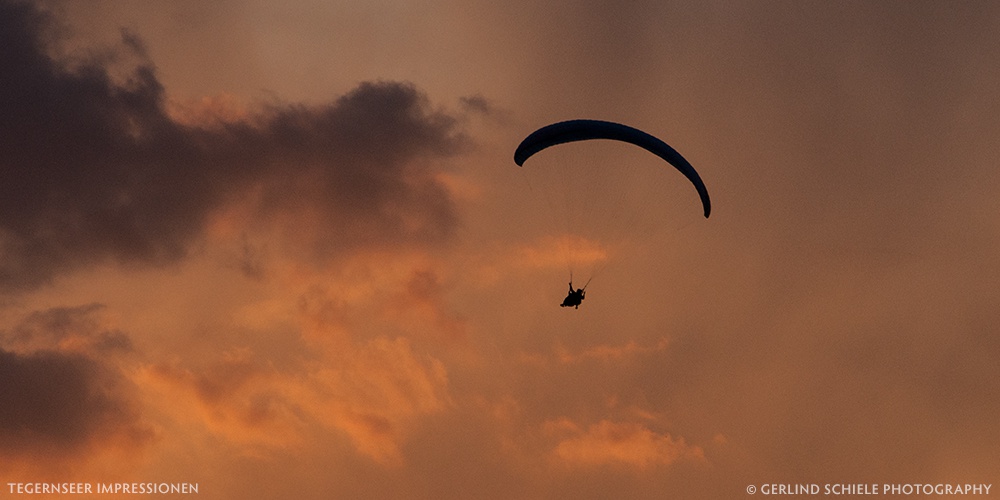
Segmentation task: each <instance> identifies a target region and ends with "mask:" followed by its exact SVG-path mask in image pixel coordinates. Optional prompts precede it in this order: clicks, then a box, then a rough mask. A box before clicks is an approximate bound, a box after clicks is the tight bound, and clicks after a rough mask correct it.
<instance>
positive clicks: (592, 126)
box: [514, 120, 712, 217]
mask: <svg viewBox="0 0 1000 500" xmlns="http://www.w3.org/2000/svg"><path fill="white" fill-rule="evenodd" d="M590 139H610V140H615V141H622V142H627V143H630V144H635V145H636V146H639V147H640V148H643V149H645V150H646V151H649V152H650V153H653V154H655V155H656V156H659V157H660V158H663V159H664V160H666V161H667V163H669V164H671V165H673V166H674V168H676V169H677V170H679V171H680V172H681V173H682V174H684V177H687V179H688V180H689V181H691V183H692V184H694V188H695V190H697V191H698V196H699V197H701V204H702V207H703V208H704V210H705V217H708V215H709V214H710V213H711V212H712V203H711V201H710V200H709V198H708V189H706V188H705V183H704V182H702V181H701V177H700V176H699V175H698V172H697V171H695V169H694V167H692V166H691V164H690V163H688V161H687V160H685V159H684V157H683V156H681V154H680V153H678V152H677V151H675V150H674V148H672V147H670V146H669V145H667V143H665V142H663V141H661V140H660V139H657V138H656V137H653V136H652V135H649V134H647V133H646V132H643V131H641V130H639V129H637V128H632V127H629V126H628V125H622V124H620V123H614V122H606V121H602V120H569V121H564V122H558V123H553V124H551V125H546V126H544V127H542V128H540V129H538V130H536V131H534V132H532V133H531V134H530V135H528V137H525V138H524V140H523V141H521V144H520V145H518V146H517V150H515V151H514V163H517V165H518V166H524V162H525V161H526V160H527V159H528V158H530V157H531V156H532V155H534V154H535V153H537V152H539V151H541V150H543V149H545V148H548V147H550V146H555V145H558V144H564V143H567V142H575V141H586V140H590Z"/></svg>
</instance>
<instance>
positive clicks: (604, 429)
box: [547, 420, 705, 468]
mask: <svg viewBox="0 0 1000 500" xmlns="http://www.w3.org/2000/svg"><path fill="white" fill-rule="evenodd" d="M547 429H548V430H549V431H550V432H552V433H558V434H568V436H567V437H565V438H563V439H562V440H560V441H559V444H558V445H556V447H555V449H554V450H553V452H552V453H553V455H554V456H555V457H556V458H558V459H559V460H561V461H562V462H564V463H566V464H569V465H605V464H622V465H628V466H632V467H638V468H647V467H652V466H657V465H660V466H667V465H670V464H673V463H675V462H677V461H681V460H694V461H701V460H704V459H705V455H704V451H703V450H702V449H701V448H700V447H698V446H691V445H688V444H687V443H685V441H684V439H683V438H678V439H674V438H672V437H671V436H670V435H669V434H658V433H656V432H653V431H652V430H650V429H648V428H646V427H645V426H643V425H641V424H635V423H616V422H611V421H608V420H602V421H600V422H599V423H597V424H594V425H591V426H589V427H588V428H587V429H586V430H583V429H581V428H580V427H579V426H578V425H577V424H575V423H573V422H571V421H568V420H560V421H555V422H551V423H548V424H547Z"/></svg>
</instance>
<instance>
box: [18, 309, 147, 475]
mask: <svg viewBox="0 0 1000 500" xmlns="http://www.w3.org/2000/svg"><path fill="white" fill-rule="evenodd" d="M102 308H103V306H101V305H98V304H91V305H86V306H80V307H72V308H53V309H48V310H43V311H36V312H33V313H31V314H29V315H27V316H26V317H25V318H24V319H23V320H22V321H21V322H20V323H19V324H17V325H14V326H13V327H12V328H10V329H9V330H3V331H0V388H2V389H0V456H5V457H14V456H18V457H22V458H24V457H29V456H34V457H36V458H38V459H40V460H45V461H49V462H50V461H51V460H55V459H60V458H71V457H72V456H73V454H74V452H78V451H80V450H83V449H92V448H93V447H98V448H99V447H101V446H103V445H105V444H107V443H110V442H114V443H117V444H119V445H125V446H126V447H141V446H142V444H143V443H144V442H145V441H146V440H147V439H149V438H151V437H152V431H151V430H150V429H149V428H148V427H147V426H145V425H144V424H142V422H141V417H140V414H139V411H138V406H137V404H136V402H135V399H134V394H133V392H134V389H135V388H134V387H133V386H132V384H131V383H129V382H128V381H127V380H126V379H125V377H124V376H123V375H122V373H121V371H120V370H121V369H120V367H119V365H118V360H121V359H122V358H121V357H118V356H113V355H114V354H126V355H128V354H129V353H134V351H133V349H132V343H131V341H130V340H129V337H128V336H127V335H126V334H125V333H124V332H121V331H118V330H115V329H109V328H106V327H103V326H102V325H101V320H100V317H99V312H100V310H101V309H102Z"/></svg>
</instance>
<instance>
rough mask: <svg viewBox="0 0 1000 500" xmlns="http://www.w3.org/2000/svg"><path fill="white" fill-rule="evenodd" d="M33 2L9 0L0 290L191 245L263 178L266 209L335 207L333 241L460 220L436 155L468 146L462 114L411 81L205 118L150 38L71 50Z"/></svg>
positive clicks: (330, 211) (0, 164)
mask: <svg viewBox="0 0 1000 500" xmlns="http://www.w3.org/2000/svg"><path fill="white" fill-rule="evenodd" d="M54 26H56V23H55V21H54V20H53V19H52V18H51V16H50V15H48V14H47V13H45V12H43V11H41V10H39V9H37V8H36V7H35V6H34V5H33V4H31V3H27V2H13V1H7V0H5V1H2V2H0V66H2V67H3V68H4V71H3V72H2V74H0V89H3V92H0V288H2V289H6V290H8V291H9V290H18V289H28V288H32V287H36V286H38V285H40V284H43V283H46V282H48V281H50V280H51V279H52V278H53V277H54V276H57V275H58V274H60V273H62V272H66V271H70V270H73V269H76V268H78V267H80V266H85V265H88V264H92V263H95V262H102V261H108V260H114V261H118V262H129V263H140V264H164V263H170V262H175V261H177V260H178V259H180V258H182V257H183V256H184V255H185V254H186V251H187V249H188V248H189V246H190V244H191V243H192V241H194V240H195V239H196V238H197V237H198V236H199V235H200V234H201V231H202V230H203V229H204V224H205V222H206V220H207V218H208V217H209V216H210V215H211V214H212V213H213V211H214V210H216V209H218V208H219V207H221V206H223V205H224V204H225V203H226V202H227V201H230V200H232V199H233V198H234V197H238V196H239V195H240V194H241V193H243V192H244V190H246V189H248V188H250V187H253V188H254V189H257V190H258V191H259V192H261V193H263V196H262V202H261V206H260V208H261V211H260V212H259V213H258V214H256V215H258V216H262V217H266V216H268V215H269V214H273V213H275V212H278V211H282V210H296V209H299V208H302V207H304V206H306V205H308V206H310V207H312V208H313V209H318V210H320V211H321V213H323V214H324V215H325V216H327V217H328V218H329V225H328V230H329V233H327V234H324V235H321V236H322V238H325V239H326V240H327V245H326V246H325V247H324V251H331V250H338V249H344V248H352V247H358V246H363V245H384V244H405V243H408V242H415V241H416V242H431V241H440V240H441V239H443V238H445V237H447V235H448V234H449V233H450V231H451V229H452V227H453V225H454V224H455V222H456V215H455V212H454V207H453V205H452V201H451V199H450V197H449V195H448V193H447V191H446V190H445V188H444V186H443V185H441V184H440V183H439V182H438V181H437V180H436V178H435V176H434V173H435V172H434V170H433V168H434V167H433V166H432V162H428V161H427V160H433V159H439V158H442V157H445V156H448V155H451V154H454V153H456V152H457V151H460V150H461V149H462V148H463V147H464V145H465V143H466V139H465V137H464V136H463V135H462V134H461V133H460V131H458V130H457V128H458V126H457V120H456V118H455V117H453V116H451V115H449V114H447V113H445V112H441V111H436V110H434V109H432V108H431V106H430V105H429V103H428V102H427V99H426V98H425V97H424V96H423V95H422V94H421V93H420V92H419V91H418V90H417V89H416V88H415V87H414V86H413V85H410V84H406V83H397V82H367V83H362V84H360V85H359V86H358V87H357V88H355V89H354V90H352V91H351V92H349V93H347V94H346V95H344V96H342V97H340V98H338V99H336V100H334V101H333V102H331V103H329V104H326V105H319V106H298V105H281V106H272V107H271V108H269V109H268V110H266V111H264V112H261V113H259V114H258V115H256V116H253V117H249V118H247V119H245V120H244V121H239V122H226V123H222V124H215V126H212V127H199V126H192V125H189V124H182V123H179V122H178V121H176V120H174V119H173V118H172V117H171V116H170V115H169V114H168V113H167V112H166V101H167V100H166V95H165V92H164V88H163V86H162V85H161V83H160V82H159V80H158V78H157V75H156V71H155V68H154V66H153V65H152V63H151V62H149V60H148V58H146V57H145V49H144V48H143V45H142V42H141V40H140V39H139V38H138V37H136V36H135V35H134V34H131V33H129V32H123V34H122V38H123V40H122V44H121V47H120V48H119V49H118V50H119V51H120V52H122V53H128V54H130V55H131V56H132V59H136V58H138V59H139V61H140V63H139V64H138V65H137V66H136V67H135V68H134V69H132V70H131V71H130V72H128V73H127V77H126V78H124V79H122V78H120V77H113V76H112V74H111V71H110V70H109V69H108V67H107V66H108V64H109V60H110V59H113V58H109V57H107V55H106V54H105V55H104V56H102V57H99V58H98V57H95V58H93V59H91V60H79V58H78V60H75V61H71V63H66V62H65V61H64V60H62V59H58V60H57V59H56V58H55V57H53V56H52V54H51V50H50V45H51V42H52V37H53V33H55V32H56V30H55V29H54V28H53V27H54Z"/></svg>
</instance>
